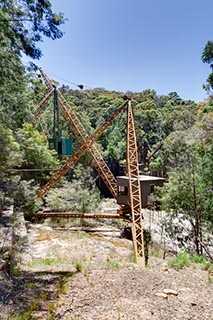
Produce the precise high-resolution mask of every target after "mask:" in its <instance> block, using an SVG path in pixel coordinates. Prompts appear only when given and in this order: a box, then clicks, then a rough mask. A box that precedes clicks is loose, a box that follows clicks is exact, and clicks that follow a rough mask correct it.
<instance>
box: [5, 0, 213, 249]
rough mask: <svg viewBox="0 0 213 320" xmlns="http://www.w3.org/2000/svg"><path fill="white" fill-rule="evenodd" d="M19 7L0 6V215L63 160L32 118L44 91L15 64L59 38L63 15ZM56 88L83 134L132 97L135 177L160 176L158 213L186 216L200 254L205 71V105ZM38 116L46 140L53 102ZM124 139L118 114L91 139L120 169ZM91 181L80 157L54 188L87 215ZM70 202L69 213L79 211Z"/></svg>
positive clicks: (210, 121) (65, 127) (211, 158)
mask: <svg viewBox="0 0 213 320" xmlns="http://www.w3.org/2000/svg"><path fill="white" fill-rule="evenodd" d="M21 3H22V5H21V4H20V5H16V4H15V3H14V2H13V1H10V0H7V1H0V150H1V152H0V198H1V210H2V207H3V206H4V205H5V204H6V203H7V202H10V201H11V200H13V201H14V204H15V206H17V207H20V206H23V207H24V206H25V205H26V204H27V203H28V202H30V201H31V199H32V198H33V197H34V195H35V192H36V190H37V189H38V188H39V186H40V185H43V184H44V183H45V182H46V181H47V180H48V178H49V177H50V176H51V174H52V173H53V172H54V170H56V169H57V168H58V167H59V166H60V164H62V163H63V162H64V160H65V157H58V156H57V153H56V152H55V151H54V150H50V149H49V145H48V142H47V139H46V137H45V135H44V133H43V132H42V130H41V127H40V123H38V122H36V121H35V118H34V110H35V107H36V105H37V104H38V103H39V102H40V101H41V99H42V98H43V97H44V96H45V94H46V93H47V88H46V86H45V84H44V83H43V81H42V78H41V77H40V76H39V72H38V71H37V70H35V68H32V64H31V65H30V64H29V66H28V67H26V66H25V65H24V64H23V62H22V55H23V54H25V55H27V56H29V57H31V58H33V59H39V58H40V56H41V50H40V49H39V47H37V44H38V43H39V41H41V39H42V38H43V37H49V38H52V39H53V40H54V39H57V38H60V37H62V32H61V31H60V29H59V27H60V25H61V23H63V22H64V18H63V15H62V14H55V13H53V11H52V7H51V3H50V2H49V1H28V0H25V1H22V2H21ZM26 8H27V9H26ZM201 58H202V60H203V62H206V63H209V64H210V65H211V62H212V59H213V50H212V42H208V43H207V45H206V47H205V49H204V51H203V55H202V57H201ZM211 67H212V65H211ZM56 80H57V79H56ZM56 85H57V86H58V84H57V82H56ZM59 89H60V90H61V92H62V93H63V94H64V96H65V98H66V99H67V101H68V102H70V104H71V105H72V107H73V108H74V110H75V112H76V114H77V116H78V117H79V119H80V121H81V122H82V124H83V125H84V127H85V129H86V130H87V132H88V134H91V133H93V132H94V131H95V129H97V128H98V127H99V126H100V125H101V124H102V123H103V122H104V121H105V120H107V119H108V117H109V116H111V115H112V114H113V113H114V112H115V111H116V110H117V109H118V107H119V106H121V104H122V103H123V96H124V95H128V97H129V98H131V102H132V107H133V110H134V117H135V126H136V135H137V143H138V156H139V164H140V172H141V173H143V174H154V175H158V176H162V177H164V178H166V181H167V182H166V183H165V184H164V187H163V188H161V190H160V192H159V195H158V197H159V198H160V202H161V204H162V208H163V209H165V210H167V211H171V215H173V216H175V215H177V214H181V215H183V216H187V217H188V219H189V220H190V222H191V224H192V226H193V229H194V237H195V244H196V251H197V253H201V252H202V250H201V246H200V241H199V239H202V231H203V230H204V229H206V228H207V229H208V228H209V229H210V228H211V227H212V222H213V210H212V208H213V176H212V172H213V99H212V95H211V92H210V91H211V89H212V73H211V74H210V76H209V78H208V79H207V84H206V85H205V89H206V90H208V91H209V99H208V101H203V102H199V103H195V102H194V101H191V100H184V99H182V98H181V97H180V96H179V95H178V93H176V92H170V93H168V95H165V96H162V95H158V93H157V92H156V91H155V90H153V89H146V90H142V91H141V92H131V91H129V92H116V91H107V90H105V89H104V88H95V89H91V90H84V89H83V90H82V89H80V88H78V89H71V88H69V87H68V86H67V85H66V84H64V85H62V86H59ZM42 118H43V120H44V123H45V124H46V127H47V130H48V132H49V134H50V136H49V137H51V134H52V131H53V101H50V102H49V104H48V106H47V107H46V108H45V111H44V112H43V114H42ZM60 121H61V127H62V133H63V136H64V137H69V138H71V139H72V141H73V148H74V150H75V149H77V148H78V146H79V143H78V141H76V139H75V136H73V133H72V130H71V128H70V127H69V124H68V123H67V122H66V121H65V120H64V119H63V118H62V116H61V117H60ZM125 135H126V114H125V112H124V113H123V114H121V115H120V116H119V117H118V118H117V119H116V120H115V121H114V122H113V123H112V125H111V126H110V127H109V129H108V130H107V131H106V132H104V134H103V135H102V136H101V137H100V139H99V140H98V141H97V144H98V147H99V150H100V151H101V153H102V155H103V156H104V158H105V159H106V161H107V162H108V163H109V164H111V166H112V167H113V165H115V164H116V165H118V164H119V166H120V167H125V153H126V138H125ZM95 179H96V177H95V175H94V172H93V170H92V161H91V159H90V158H89V157H88V156H87V155H85V156H84V157H83V158H82V159H81V161H80V164H78V166H77V167H76V169H75V170H74V172H71V173H70V174H69V175H68V176H67V177H66V178H64V180H63V181H62V183H61V187H63V186H64V185H65V184H66V183H67V181H68V182H71V181H72V188H74V189H75V193H74V196H75V197H76V199H79V201H83V200H84V199H87V201H86V202H85V201H84V203H83V204H82V205H81V207H80V209H81V210H82V206H83V210H84V211H86V210H91V208H92V207H93V206H94V204H95V203H96V202H98V201H100V194H99V192H98V190H97V188H96V187H95V186H94V181H95ZM62 189H63V188H62ZM59 196H60V195H59ZM71 202H72V201H71ZM74 203H75V207H74V209H76V210H78V209H79V208H76V202H74ZM80 209H79V210H80Z"/></svg>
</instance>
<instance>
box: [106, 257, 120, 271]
mask: <svg viewBox="0 0 213 320" xmlns="http://www.w3.org/2000/svg"><path fill="white" fill-rule="evenodd" d="M106 266H107V269H111V270H113V271H116V270H118V269H120V263H119V262H118V261H116V260H114V259H111V258H108V259H107V262H106Z"/></svg>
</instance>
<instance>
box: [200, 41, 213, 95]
mask: <svg viewBox="0 0 213 320" xmlns="http://www.w3.org/2000/svg"><path fill="white" fill-rule="evenodd" d="M201 59H202V61H203V62H204V63H208V64H209V65H210V68H211V70H212V72H210V74H209V76H208V78H207V80H206V85H204V86H203V87H204V89H205V90H206V91H207V92H210V91H211V89H213V41H208V42H207V43H206V45H205V47H204V49H203V52H202V56H201Z"/></svg>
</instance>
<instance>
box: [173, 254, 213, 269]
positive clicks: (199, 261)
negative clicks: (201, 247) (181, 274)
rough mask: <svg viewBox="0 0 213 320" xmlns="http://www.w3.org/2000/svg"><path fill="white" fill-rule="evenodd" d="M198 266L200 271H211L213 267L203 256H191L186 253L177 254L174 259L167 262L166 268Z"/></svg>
mask: <svg viewBox="0 0 213 320" xmlns="http://www.w3.org/2000/svg"><path fill="white" fill-rule="evenodd" d="M195 265H199V267H200V268H201V269H202V270H209V271H211V270H213V265H212V264H211V263H210V262H209V261H207V260H206V259H205V258H204V257H203V256H199V255H191V254H190V253H189V252H188V251H186V250H185V251H183V252H181V253H179V254H178V255H177V256H176V258H174V259H170V260H169V261H168V266H169V267H171V268H177V269H183V268H185V267H189V266H195Z"/></svg>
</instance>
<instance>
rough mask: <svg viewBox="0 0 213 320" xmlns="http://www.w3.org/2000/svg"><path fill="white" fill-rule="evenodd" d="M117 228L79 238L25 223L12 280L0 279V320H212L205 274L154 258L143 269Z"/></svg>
mask: <svg viewBox="0 0 213 320" xmlns="http://www.w3.org/2000/svg"><path fill="white" fill-rule="evenodd" d="M120 227H121V226H120V225H119V224H118V225H116V224H112V225H109V224H108V225H104V224H101V226H99V229H100V228H102V229H104V231H102V232H100V231H99V230H97V232H93V233H87V232H84V231H79V230H78V231H73V229H71V230H64V229H63V228H54V227H53V226H52V225H50V224H49V222H46V223H44V224H38V223H34V224H31V223H28V227H27V235H26V236H25V237H24V238H23V237H22V242H23V243H22V244H20V245H21V247H22V251H21V252H20V255H19V261H20V263H19V264H18V265H16V266H15V267H14V270H13V272H12V276H9V275H8V274H7V270H5V271H4V272H1V273H0V277H1V278H0V319H2V320H5V319H8V320H14V319H18V320H20V319H23V320H27V319H37V320H46V319H49V320H51V319H55V320H59V319H60V320H68V319H69V320H70V319H75V320H76V319H79V320H90V319H91V320H95V319H97V320H111V319H112V320H115V319H125V320H137V319H141V320H148V319H151V320H160V319H162V320H189V319H195V320H211V319H213V298H212V297H213V283H212V281H211V280H212V278H211V277H210V275H209V272H208V271H207V270H202V269H201V268H198V267H196V266H194V267H190V268H184V269H180V270H177V269H174V268H170V267H168V260H163V259H162V258H159V257H150V258H149V265H148V266H147V267H146V268H144V269H143V268H141V267H139V266H138V265H136V264H135V263H133V262H132V260H133V250H132V242H131V241H130V240H127V239H123V238H120V237H119V234H120V231H119V229H120ZM91 228H92V227H90V229H91ZM19 242H21V241H20V240H19ZM16 259H17V257H16ZM166 290H168V291H169V293H167V294H165V292H167V291H166Z"/></svg>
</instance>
